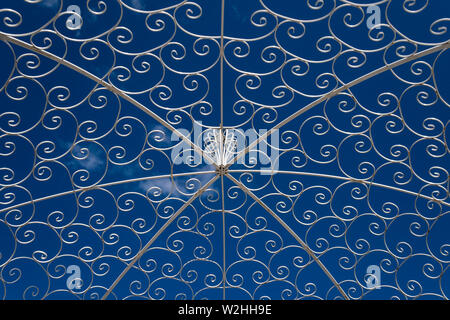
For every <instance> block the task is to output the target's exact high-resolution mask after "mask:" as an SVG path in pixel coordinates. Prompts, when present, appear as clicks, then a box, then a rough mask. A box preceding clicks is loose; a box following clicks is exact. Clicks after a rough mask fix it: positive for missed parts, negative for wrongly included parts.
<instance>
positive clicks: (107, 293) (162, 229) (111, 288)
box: [102, 175, 219, 300]
mask: <svg viewBox="0 0 450 320" xmlns="http://www.w3.org/2000/svg"><path fill="white" fill-rule="evenodd" d="M217 179H219V176H218V175H216V176H215V177H214V178H212V179H211V180H209V182H208V183H206V184H205V185H204V186H203V187H202V188H200V189H199V190H197V192H196V193H195V194H194V195H193V196H192V197H191V198H190V199H189V200H188V201H186V202H185V203H184V204H183V205H182V206H181V208H180V209H178V211H177V212H175V213H174V214H173V215H172V216H171V217H170V218H169V219H168V220H167V221H166V223H165V224H164V225H163V226H162V227H161V228H160V229H159V230H158V231H157V232H156V233H155V234H154V235H153V237H152V238H151V239H150V240H149V241H148V242H147V243H146V245H145V246H144V247H143V248H142V249H141V250H139V252H138V253H137V254H136V256H135V257H134V258H133V260H131V262H130V263H129V264H128V265H127V267H126V268H125V269H124V270H123V271H122V273H121V274H120V275H119V276H118V277H117V278H116V279H115V280H114V282H113V284H112V285H111V287H109V289H108V290H107V291H106V293H105V294H104V295H103V297H102V300H105V299H106V298H108V296H109V294H110V293H111V292H112V291H113V290H114V288H115V287H116V286H117V285H118V284H119V282H120V280H122V278H123V277H124V276H125V275H126V274H127V272H128V271H129V270H130V269H131V268H132V267H133V266H134V265H135V264H136V262H137V261H138V260H139V259H140V258H141V257H142V255H143V254H144V253H145V252H146V251H147V250H148V249H149V248H150V246H151V245H152V244H153V243H154V242H155V241H156V239H158V237H159V236H160V235H161V234H162V233H163V232H164V230H166V229H167V228H168V227H169V226H170V225H171V224H172V222H173V221H174V220H175V219H176V218H177V217H178V216H179V215H180V214H181V213H182V212H183V211H184V210H185V209H186V208H187V207H188V206H189V205H190V204H191V203H192V202H193V201H194V200H195V199H197V198H198V197H199V196H200V195H201V194H202V193H203V192H204V191H205V190H206V189H208V188H209V187H210V186H211V185H212V184H213V183H214V182H215V181H216V180H217Z"/></svg>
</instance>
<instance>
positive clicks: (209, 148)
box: [204, 129, 237, 175]
mask: <svg viewBox="0 0 450 320" xmlns="http://www.w3.org/2000/svg"><path fill="white" fill-rule="evenodd" d="M236 140H237V139H236V135H235V133H234V130H228V129H226V130H223V129H212V130H210V131H208V132H207V133H206V136H205V138H204V152H205V153H206V154H207V155H208V156H209V157H210V158H211V159H212V160H213V163H214V165H215V166H216V171H217V173H219V174H220V175H224V174H225V173H226V171H227V168H228V164H229V162H230V161H231V160H232V159H233V156H234V155H235V153H236V145H237V142H236Z"/></svg>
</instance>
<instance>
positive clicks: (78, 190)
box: [0, 171, 215, 213]
mask: <svg viewBox="0 0 450 320" xmlns="http://www.w3.org/2000/svg"><path fill="white" fill-rule="evenodd" d="M214 173H215V171H198V172H193V173H192V172H184V173H174V174H163V175H159V176H151V177H141V178H132V179H126V180H118V181H113V182H108V183H102V184H97V185H94V186H91V187H86V188H78V189H73V190H68V191H64V192H60V193H55V194H52V195H49V196H46V197H42V198H38V199H33V200H30V201H26V202H22V203H18V204H15V205H13V206H10V207H7V208H3V209H0V213H2V212H6V211H9V210H13V209H17V208H20V207H23V206H26V205H29V204H32V203H36V202H41V201H45V200H50V199H54V198H58V197H63V196H66V195H69V194H75V193H78V192H84V191H88V190H92V189H96V188H105V187H110V186H115V185H119V184H125V183H132V182H138V181H146V180H156V179H164V178H173V177H183V176H189V175H192V174H214Z"/></svg>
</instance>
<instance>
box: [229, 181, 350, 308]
mask: <svg viewBox="0 0 450 320" xmlns="http://www.w3.org/2000/svg"><path fill="white" fill-rule="evenodd" d="M226 176H227V177H228V179H230V180H231V181H233V182H234V183H235V184H236V185H237V186H239V188H241V189H242V190H243V191H244V192H245V193H246V194H248V195H249V196H250V197H251V198H252V199H253V200H254V201H256V202H257V203H258V204H259V205H260V206H261V207H263V208H264V210H266V211H267V212H268V213H269V214H270V215H271V216H272V217H273V218H274V219H275V220H277V221H278V223H279V224H280V225H281V226H282V227H283V228H284V229H285V230H286V231H287V232H289V234H290V235H291V236H292V237H293V238H294V239H295V240H296V241H297V242H298V243H299V244H300V245H301V246H302V248H303V249H304V250H305V251H306V252H308V254H309V255H310V256H311V258H312V259H313V260H314V261H315V262H316V263H317V265H318V266H319V267H320V269H322V271H323V272H324V273H325V274H326V276H327V277H328V278H329V279H330V280H331V282H332V283H333V285H334V286H335V287H336V289H338V290H339V292H340V293H341V294H342V296H343V297H344V298H345V299H346V300H350V299H349V297H348V295H347V294H346V293H345V291H344V290H343V289H342V288H341V286H340V285H339V283H338V282H337V281H336V279H335V278H334V277H333V276H332V275H331V273H330V271H329V270H328V269H327V268H326V267H325V265H324V264H323V263H322V261H320V260H319V258H318V257H317V256H316V255H315V253H314V252H313V251H312V250H311V248H310V247H309V246H308V245H307V244H306V243H305V242H304V241H303V240H302V239H300V237H299V236H298V235H297V234H296V233H295V232H294V230H292V229H291V227H289V226H288V224H287V223H286V222H284V221H283V219H281V218H280V217H279V216H278V215H277V214H276V213H275V212H273V210H272V209H270V208H269V207H268V206H267V205H266V204H265V203H264V202H262V201H261V199H259V198H258V197H257V196H256V195H255V194H254V193H253V192H252V191H250V190H249V189H248V188H247V187H246V186H244V185H243V184H242V183H241V182H239V181H238V180H236V179H235V178H234V177H233V176H231V175H230V174H227V175H226Z"/></svg>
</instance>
